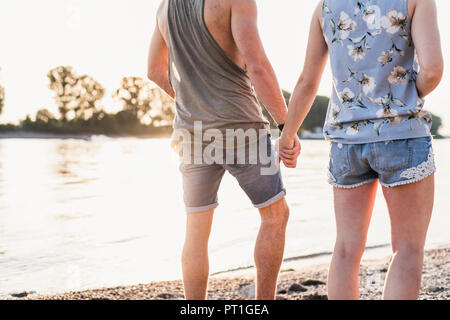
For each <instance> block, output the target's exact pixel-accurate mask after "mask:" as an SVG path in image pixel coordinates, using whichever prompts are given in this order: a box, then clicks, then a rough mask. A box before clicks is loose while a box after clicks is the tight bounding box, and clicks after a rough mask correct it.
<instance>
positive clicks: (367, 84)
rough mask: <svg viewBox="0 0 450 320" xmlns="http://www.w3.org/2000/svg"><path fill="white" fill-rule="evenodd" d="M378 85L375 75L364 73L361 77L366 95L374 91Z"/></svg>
mask: <svg viewBox="0 0 450 320" xmlns="http://www.w3.org/2000/svg"><path fill="white" fill-rule="evenodd" d="M376 85H377V82H376V81H375V78H374V77H369V76H368V75H365V74H363V76H362V79H361V86H362V87H363V91H364V94H365V95H368V94H369V93H371V92H373V90H374V89H375V87H376Z"/></svg>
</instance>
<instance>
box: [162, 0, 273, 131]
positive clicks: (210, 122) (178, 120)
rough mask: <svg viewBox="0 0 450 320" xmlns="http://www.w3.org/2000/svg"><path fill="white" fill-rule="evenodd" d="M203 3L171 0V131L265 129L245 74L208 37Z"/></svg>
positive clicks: (169, 15)
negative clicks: (197, 126) (199, 125)
mask: <svg viewBox="0 0 450 320" xmlns="http://www.w3.org/2000/svg"><path fill="white" fill-rule="evenodd" d="M204 3H205V0H169V13H168V21H169V79H170V82H171V85H172V87H173V89H174V91H175V93H176V99H175V103H176V110H177V114H176V117H175V121H174V129H175V130H178V129H187V130H189V131H190V132H193V131H194V122H195V121H202V127H203V130H207V129H219V130H226V129H245V130H246V129H249V128H259V129H261V128H267V127H268V122H267V120H266V119H265V118H264V116H263V114H262V110H261V108H260V106H259V104H258V101H257V99H256V96H255V92H254V90H253V86H252V84H251V82H250V78H249V76H248V74H247V72H246V71H245V70H243V69H242V68H240V67H239V66H238V65H237V64H236V63H235V62H234V61H233V60H232V59H231V58H230V57H229V56H228V55H227V54H226V53H225V52H224V51H223V49H222V48H221V47H220V46H219V44H218V43H217V42H216V41H215V39H214V38H213V37H212V35H211V34H210V32H209V30H208V28H207V26H206V24H205V20H204Z"/></svg>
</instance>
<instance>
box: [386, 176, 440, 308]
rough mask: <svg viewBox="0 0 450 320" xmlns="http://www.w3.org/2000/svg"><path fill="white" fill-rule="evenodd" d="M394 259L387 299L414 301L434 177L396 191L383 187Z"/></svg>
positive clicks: (420, 268) (430, 210)
mask: <svg viewBox="0 0 450 320" xmlns="http://www.w3.org/2000/svg"><path fill="white" fill-rule="evenodd" d="M383 191H384V196H385V198H386V202H387V204H388V208H389V214H390V217H391V228H392V249H393V252H394V256H393V259H392V263H391V266H390V268H389V272H388V275H387V279H386V286H385V290H384V299H386V300H415V299H418V297H419V293H420V285H421V279H422V265H423V256H424V247H425V240H426V235H427V231H428V226H429V224H430V220H431V213H432V211H433V204H434V175H432V176H430V177H428V178H427V179H425V180H423V181H421V182H418V183H414V184H409V185H405V186H400V187H396V188H384V189H383Z"/></svg>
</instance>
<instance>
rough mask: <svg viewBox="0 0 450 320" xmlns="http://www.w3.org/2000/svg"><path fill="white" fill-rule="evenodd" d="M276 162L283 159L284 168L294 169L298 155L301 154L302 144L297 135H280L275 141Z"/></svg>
mask: <svg viewBox="0 0 450 320" xmlns="http://www.w3.org/2000/svg"><path fill="white" fill-rule="evenodd" d="M277 151H278V163H280V162H281V161H283V163H284V165H285V166H286V168H291V169H294V168H296V167H297V161H298V157H299V156H300V154H301V151H302V146H301V144H300V139H299V138H298V136H297V135H295V137H293V138H289V137H286V136H285V135H281V138H280V139H279V140H278V141H277Z"/></svg>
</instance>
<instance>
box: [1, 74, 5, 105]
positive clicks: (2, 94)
mask: <svg viewBox="0 0 450 320" xmlns="http://www.w3.org/2000/svg"><path fill="white" fill-rule="evenodd" d="M0 71H2V68H1V67H0ZM4 107H5V88H3V87H2V86H1V85H0V114H1V113H2V112H3V108H4Z"/></svg>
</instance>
